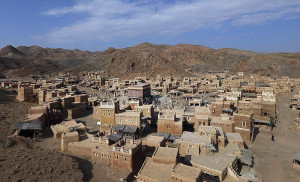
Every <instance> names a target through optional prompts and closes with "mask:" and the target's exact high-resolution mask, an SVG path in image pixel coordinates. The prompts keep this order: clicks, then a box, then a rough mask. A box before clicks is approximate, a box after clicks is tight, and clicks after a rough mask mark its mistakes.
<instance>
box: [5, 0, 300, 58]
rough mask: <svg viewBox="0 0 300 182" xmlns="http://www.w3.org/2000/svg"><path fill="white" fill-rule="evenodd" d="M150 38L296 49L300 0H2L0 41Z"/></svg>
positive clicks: (91, 42) (131, 42)
mask: <svg viewBox="0 0 300 182" xmlns="http://www.w3.org/2000/svg"><path fill="white" fill-rule="evenodd" d="M143 42H149V43H152V44H168V45H176V44H182V43H185V44H195V45H203V46H207V47H211V48H214V49H219V48H236V49H242V50H251V51H256V52H300V1H299V0H165V1H159V0H64V1H62V0H1V2H0V47H4V46H6V45H13V46H16V47H17V46H21V45H24V46H31V45H38V46H41V47H51V48H64V49H81V50H90V51H104V50H106V49H107V48H109V47H114V48H124V47H131V46H135V45H137V44H140V43H143Z"/></svg>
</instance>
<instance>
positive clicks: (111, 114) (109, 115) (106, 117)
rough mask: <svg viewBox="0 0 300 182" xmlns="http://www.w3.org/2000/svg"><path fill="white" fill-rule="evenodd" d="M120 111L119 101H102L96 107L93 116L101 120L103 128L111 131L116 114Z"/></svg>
mask: <svg viewBox="0 0 300 182" xmlns="http://www.w3.org/2000/svg"><path fill="white" fill-rule="evenodd" d="M117 113H119V101H116V102H101V103H100V106H96V107H94V112H93V118H94V119H98V120H100V121H101V130H103V131H110V130H111V128H112V127H113V126H114V125H115V114H117Z"/></svg>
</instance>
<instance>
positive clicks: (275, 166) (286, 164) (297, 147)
mask: <svg viewBox="0 0 300 182" xmlns="http://www.w3.org/2000/svg"><path fill="white" fill-rule="evenodd" d="M291 96H292V94H289V95H285V96H279V97H278V99H277V114H278V122H277V127H275V128H274V130H273V132H272V133H270V132H267V131H260V132H259V134H258V135H257V136H256V139H255V141H254V143H253V144H251V145H250V147H249V148H250V150H251V151H252V152H253V154H254V161H255V166H254V167H255V168H256V170H257V171H258V172H259V173H260V174H261V176H262V181H272V182H277V181H278V182H281V181H295V182H296V181H297V182H299V181H300V171H297V170H295V169H294V168H293V166H292V161H293V157H294V156H295V154H296V153H299V152H300V135H298V134H296V133H294V132H292V131H291V130H290V129H289V126H290V125H291V124H292V123H293V121H294V119H295V117H296V115H297V113H295V112H293V111H292V110H291V109H290V108H289V98H290V97H291ZM272 134H273V135H274V136H275V142H272V141H271V135H272Z"/></svg>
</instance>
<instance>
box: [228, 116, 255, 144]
mask: <svg viewBox="0 0 300 182" xmlns="http://www.w3.org/2000/svg"><path fill="white" fill-rule="evenodd" d="M232 120H233V121H234V122H235V132H237V133H240V134H241V136H242V138H243V139H244V141H246V142H251V141H252V139H253V138H252V137H253V129H254V127H253V122H254V119H253V114H240V113H234V115H233V118H232Z"/></svg>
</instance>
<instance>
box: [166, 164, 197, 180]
mask: <svg viewBox="0 0 300 182" xmlns="http://www.w3.org/2000/svg"><path fill="white" fill-rule="evenodd" d="M201 173H202V171H201V169H199V168H195V167H191V166H187V165H184V164H181V163H178V164H177V165H176V166H175V168H174V169H173V170H172V172H171V180H170V181H171V182H177V181H178V182H199V181H201Z"/></svg>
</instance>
